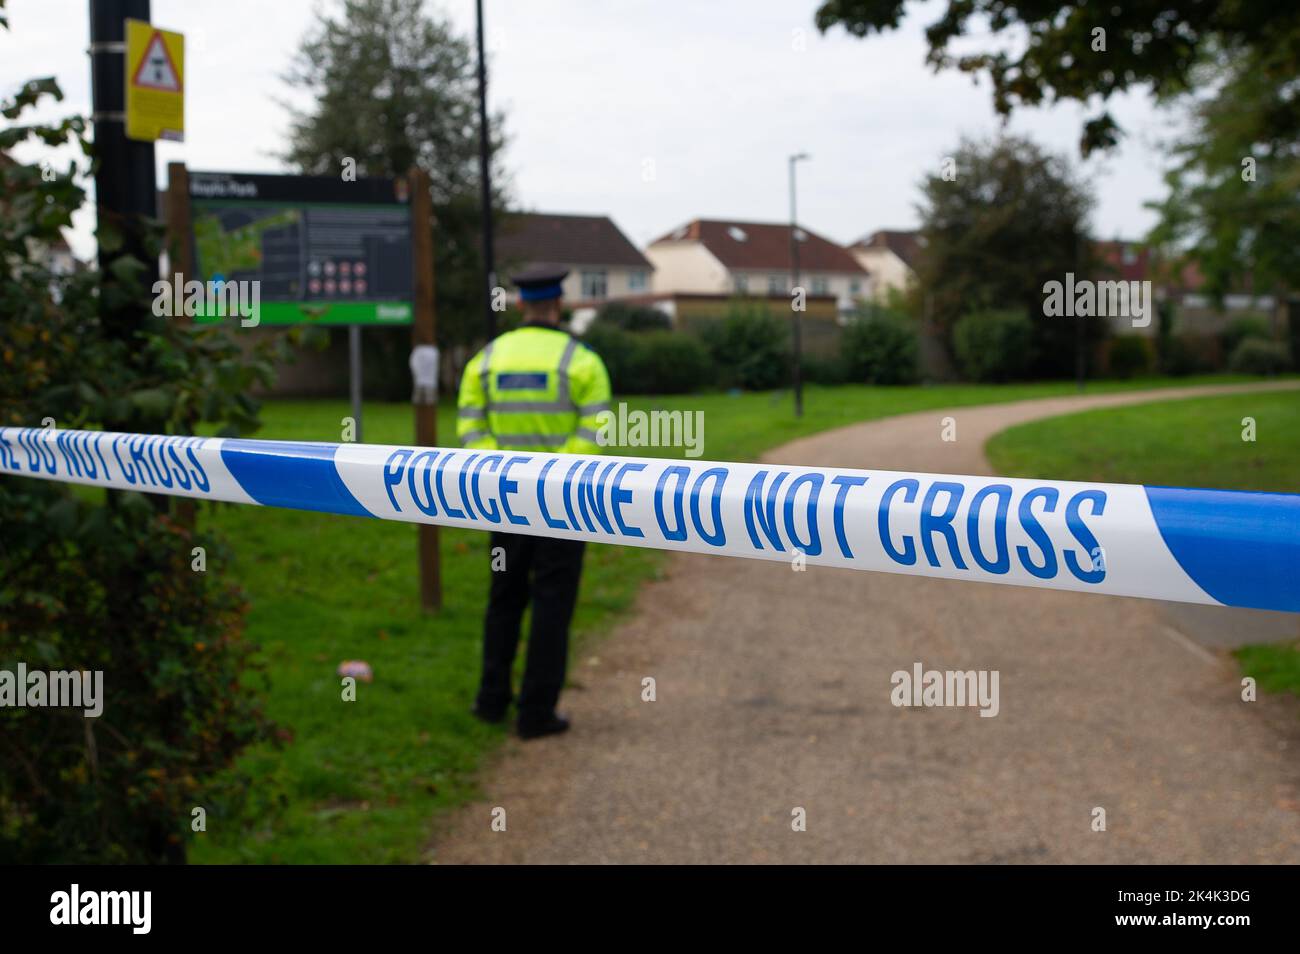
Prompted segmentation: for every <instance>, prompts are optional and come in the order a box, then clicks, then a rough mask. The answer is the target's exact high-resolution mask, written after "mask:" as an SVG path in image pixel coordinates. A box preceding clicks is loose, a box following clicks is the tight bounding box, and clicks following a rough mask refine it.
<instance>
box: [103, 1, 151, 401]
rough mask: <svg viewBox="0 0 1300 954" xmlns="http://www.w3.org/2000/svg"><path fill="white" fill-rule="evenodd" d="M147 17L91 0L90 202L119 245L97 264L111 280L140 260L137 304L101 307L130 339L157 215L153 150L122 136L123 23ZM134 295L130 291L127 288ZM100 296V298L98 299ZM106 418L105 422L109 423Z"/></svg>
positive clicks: (142, 5) (147, 291)
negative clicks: (118, 268) (121, 262)
mask: <svg viewBox="0 0 1300 954" xmlns="http://www.w3.org/2000/svg"><path fill="white" fill-rule="evenodd" d="M128 18H130V19H133V20H149V19H150V11H149V0H90V88H91V104H92V106H91V108H92V114H91V116H92V119H93V120H94V126H95V155H96V158H97V159H98V166H97V168H96V170H95V204H96V216H97V220H98V226H99V229H100V230H101V233H104V232H107V231H109V230H116V231H117V232H119V233H120V234H121V236H122V243H121V245H120V246H117V247H114V248H112V249H111V250H107V249H105V247H104V246H103V245H102V244H101V245H100V247H99V267H100V268H101V269H102V270H103V271H104V273H105V274H106V275H107V276H110V277H109V281H112V280H113V279H112V278H111V276H112V275H113V274H114V273H113V271H112V270H111V266H112V264H113V263H114V262H115V261H117V260H118V259H119V258H122V257H124V256H128V255H129V256H132V257H135V258H137V259H139V260H140V261H142V262H144V263H145V265H146V266H150V267H146V268H145V270H144V273H143V274H142V275H141V276H140V288H139V290H138V295H139V303H138V304H131V305H127V306H125V307H118V308H115V309H112V311H111V312H110V311H109V310H108V308H106V307H105V309H104V314H103V319H104V323H105V325H106V326H107V327H109V328H111V329H113V330H114V331H115V332H116V333H118V334H120V335H121V336H122V337H129V336H130V335H131V334H132V333H133V332H134V331H135V330H136V328H138V327H139V325H140V320H141V318H140V316H141V315H145V314H148V307H149V301H150V300H151V299H152V297H153V293H152V287H153V283H154V281H155V280H156V279H157V277H158V275H157V272H158V269H157V262H156V261H151V259H150V256H149V253H148V250H147V248H146V244H145V241H144V237H145V236H144V219H146V218H150V219H151V218H155V217H156V216H157V214H158V208H157V206H158V196H157V184H156V182H155V179H154V151H153V143H151V142H136V141H135V140H133V139H127V138H126V70H127V65H126V21H127V19H128ZM132 292H133V294H134V293H135V290H134V289H132ZM104 300H105V299H103V298H101V302H102V301H104ZM109 423H111V422H107V421H106V422H105V424H106V425H107V424H109Z"/></svg>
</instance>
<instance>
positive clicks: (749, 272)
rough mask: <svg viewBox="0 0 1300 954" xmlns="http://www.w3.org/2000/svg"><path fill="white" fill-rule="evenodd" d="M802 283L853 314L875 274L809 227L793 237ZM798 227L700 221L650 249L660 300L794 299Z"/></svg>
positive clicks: (813, 294) (811, 294)
mask: <svg viewBox="0 0 1300 954" xmlns="http://www.w3.org/2000/svg"><path fill="white" fill-rule="evenodd" d="M793 238H794V243H795V244H796V245H797V248H798V253H799V282H800V284H801V285H802V286H803V287H804V288H805V289H806V291H807V295H808V297H809V298H828V297H829V298H832V299H834V301H835V303H836V306H837V308H838V310H839V311H841V312H846V311H850V310H852V308H853V306H854V303H855V302H856V301H857V300H859V299H861V298H863V297H865V296H866V294H867V291H868V289H867V284H868V274H867V270H866V269H865V268H863V267H862V266H861V265H860V264H858V262H857V261H856V260H855V259H854V257H853V256H852V255H850V254H849V253H848V252H847V251H845V250H844V248H842V247H841V246H839V245H837V244H836V243H834V242H832V241H830V240H829V239H825V238H822V237H821V236H820V235H817V234H815V233H813V232H810V231H809V230H807V229H805V228H803V227H802V226H799V227H796V228H795V229H794V232H793ZM791 244H792V243H791V226H789V225H778V224H774V223H769V222H737V221H723V220H720V219H694V220H692V221H690V222H688V223H686V224H685V225H682V226H680V227H678V228H676V229H673V231H671V232H669V233H668V234H667V235H664V236H662V237H661V238H658V239H656V240H655V241H653V242H651V243H650V245H649V246H648V247H647V248H646V257H647V258H649V259H650V261H651V262H652V263H653V264H654V269H655V273H654V291H655V294H656V295H721V296H725V297H732V296H736V295H739V296H749V297H759V298H765V297H779V298H782V299H788V298H789V296H790V279H791Z"/></svg>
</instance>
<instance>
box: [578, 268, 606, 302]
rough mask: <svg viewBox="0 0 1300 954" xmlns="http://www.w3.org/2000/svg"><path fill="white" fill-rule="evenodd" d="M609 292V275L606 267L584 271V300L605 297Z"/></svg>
mask: <svg viewBox="0 0 1300 954" xmlns="http://www.w3.org/2000/svg"><path fill="white" fill-rule="evenodd" d="M608 294H609V277H608V275H606V273H605V271H604V269H601V270H599V271H586V270H584V271H583V273H582V297H583V299H584V300H589V299H593V298H605V297H606V296H608Z"/></svg>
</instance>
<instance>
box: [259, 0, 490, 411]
mask: <svg viewBox="0 0 1300 954" xmlns="http://www.w3.org/2000/svg"><path fill="white" fill-rule="evenodd" d="M421 6H422V3H421V0H344V2H343V4H342V7H341V9H340V10H339V11H338V13H337V15H331V14H329V13H327V12H321V13H319V14H318V16H317V21H316V23H315V25H314V27H313V28H312V30H311V31H310V32H309V33H308V35H307V36H306V37H305V38H304V39H303V41H302V44H301V47H300V49H299V51H298V55H297V57H296V59H295V61H294V63H293V65H292V66H291V68H290V70H289V72H288V73H287V74H286V75H285V76H284V79H285V81H286V82H287V83H288V84H289V85H290V86H291V87H293V88H295V89H297V90H300V91H302V92H305V93H307V94H308V95H309V96H310V97H311V98H312V99H313V100H314V102H313V105H312V106H311V107H310V108H309V109H308V110H305V111H303V110H293V111H292V112H293V120H292V123H291V125H290V129H289V147H288V148H287V149H286V150H285V152H284V153H283V158H284V159H285V160H287V161H288V162H290V163H292V164H293V165H294V166H295V167H297V168H298V169H299V170H301V171H302V172H303V173H305V174H309V175H341V174H342V172H343V170H344V168H345V166H344V161H345V160H352V161H353V163H355V172H356V175H358V176H378V177H396V176H401V175H405V174H406V172H407V170H408V169H410V168H411V166H412V165H418V166H419V167H420V168H422V169H424V170H425V171H426V172H428V173H429V178H430V180H431V183H432V196H433V208H434V215H435V218H436V220H437V225H436V230H435V239H434V254H435V268H436V271H437V281H436V283H435V294H436V305H437V309H438V338H439V342H440V344H442V345H443V347H447V346H448V345H455V344H467V343H469V342H471V341H473V340H474V339H475V338H477V337H479V336H480V335H481V334H482V333H483V329H482V328H481V327H480V316H481V315H482V314H483V309H484V304H483V300H484V296H485V295H486V289H485V288H484V287H483V281H482V256H481V254H480V252H479V242H480V236H481V234H482V223H481V215H480V210H479V200H478V120H477V109H478V105H477V104H478V99H477V86H476V82H477V80H476V74H475V61H474V58H473V55H472V53H471V49H470V44H469V41H468V40H466V39H464V38H462V37H459V36H457V35H456V34H455V33H454V32H453V30H452V28H451V25H450V24H449V23H448V22H447V21H446V20H444V19H440V18H438V17H435V16H430V15H428V14H426V13H425V12H424V11H423V10H422V9H421ZM501 124H502V120H501V118H500V116H499V115H498V116H496V117H494V118H493V119H492V120H491V121H490V123H489V126H490V129H489V132H490V134H491V138H492V154H493V156H494V157H495V160H497V161H499V157H500V155H501V147H502V144H503V143H502V137H501V132H500V127H501ZM351 165H352V164H349V166H351ZM502 179H503V174H502V173H501V172H500V171H498V169H497V168H496V167H495V166H494V169H493V182H494V183H500V182H501V181H502ZM503 202H504V200H503V196H502V192H501V191H500V190H498V191H497V193H496V195H495V196H494V200H493V206H494V209H496V208H497V207H499V206H500V205H502V204H503ZM494 214H497V213H495V212H494ZM367 337H368V338H371V339H374V340H375V341H376V342H377V343H378V342H382V344H381V345H380V347H381V348H382V349H383V351H384V352H385V353H386V354H387V361H386V366H387V371H388V373H387V374H386V375H385V380H386V381H388V382H390V384H389V387H390V388H391V389H392V391H393V394H392V395H390V396H398V395H400V396H405V395H406V394H407V393H409V383H410V374H409V371H408V368H407V355H408V354H409V351H410V340H409V334H408V333H406V332H405V330H404V329H375V331H374V332H371V333H368V336H367Z"/></svg>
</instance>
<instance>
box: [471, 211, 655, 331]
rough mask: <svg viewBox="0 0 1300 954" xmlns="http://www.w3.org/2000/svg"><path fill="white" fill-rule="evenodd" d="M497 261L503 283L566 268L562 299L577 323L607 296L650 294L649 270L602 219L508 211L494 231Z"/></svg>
mask: <svg viewBox="0 0 1300 954" xmlns="http://www.w3.org/2000/svg"><path fill="white" fill-rule="evenodd" d="M495 257H496V261H497V269H498V272H499V273H500V275H501V276H502V277H503V278H507V279H508V278H509V275H510V273H511V272H512V271H517V270H522V269H525V268H531V267H532V266H534V265H559V266H561V267H563V268H567V269H568V270H569V277H568V278H566V279H565V280H564V298H565V304H566V305H567V306H568V307H570V308H572V309H573V311H574V316H575V323H577V319H578V317H579V313H580V312H591V311H594V309H595V308H597V307H599V306H600V305H601V304H602V303H604V302H605V301H608V300H609V299H611V298H624V297H627V296H628V295H639V294H644V293H647V292H649V291H650V273H651V271H653V266H652V265H651V264H650V262H648V261H647V260H646V257H645V256H644V255H642V254H641V253H640V252H639V251H637V247H636V246H635V245H633V244H632V243H631V242H630V241H629V240H628V238H627V236H626V235H624V234H623V233H622V232H621V231H620V230H619V227H618V226H617V225H615V224H614V223H613V221H611V220H610V218H609V217H608V216H605V215H558V214H554V213H548V212H512V213H509V214H508V215H506V216H505V218H504V219H503V220H502V221H501V223H500V224H499V225H498V228H497V233H496V256H495Z"/></svg>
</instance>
